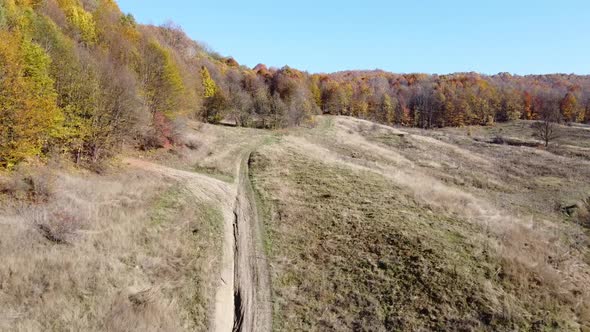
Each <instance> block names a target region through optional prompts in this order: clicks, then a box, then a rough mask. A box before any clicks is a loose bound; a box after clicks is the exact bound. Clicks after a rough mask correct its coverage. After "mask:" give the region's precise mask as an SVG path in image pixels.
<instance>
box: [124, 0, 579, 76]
mask: <svg viewBox="0 0 590 332" xmlns="http://www.w3.org/2000/svg"><path fill="white" fill-rule="evenodd" d="M118 3H119V6H120V7H121V9H122V10H123V11H124V12H127V13H132V14H133V15H134V16H135V17H136V19H137V20H138V21H139V22H141V23H151V24H162V23H164V22H166V21H168V20H172V21H174V22H175V23H177V24H180V25H181V26H182V27H183V28H184V30H185V31H186V32H187V34H188V35H189V36H190V37H191V38H193V39H195V40H198V41H200V42H203V43H205V44H207V45H209V46H210V47H211V48H212V49H213V50H215V51H217V52H219V53H221V54H222V55H226V56H229V55H231V56H233V57H234V58H235V59H236V60H237V61H238V62H239V63H241V64H244V65H247V66H250V67H252V66H255V65H256V64H258V63H265V64H267V65H269V66H275V67H282V66H283V65H286V64H288V65H289V66H291V67H294V68H298V69H302V70H307V71H310V72H314V73H316V72H334V71H340V70H348V69H376V68H379V69H383V70H387V71H392V72H398V73H409V72H422V73H439V74H444V73H451V72H458V71H477V72H481V73H486V74H494V73H498V72H510V73H516V74H530V73H556V72H560V73H577V74H590V0H552V1H547V0H537V1H534V0H496V1H493V0H446V1H444V0H440V1H435V0H414V1H411V0H405V1H398V0H390V1H387V0H356V1H348V0H283V1H281V0H207V1H201V0H199V1H191V0H118Z"/></svg>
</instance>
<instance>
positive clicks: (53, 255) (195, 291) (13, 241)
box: [0, 170, 221, 331]
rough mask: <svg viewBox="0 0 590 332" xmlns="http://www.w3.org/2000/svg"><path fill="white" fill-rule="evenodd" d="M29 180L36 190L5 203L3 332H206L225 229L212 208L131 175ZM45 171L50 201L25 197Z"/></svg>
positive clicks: (13, 192) (177, 188)
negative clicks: (49, 181) (222, 232)
mask: <svg viewBox="0 0 590 332" xmlns="http://www.w3.org/2000/svg"><path fill="white" fill-rule="evenodd" d="M33 173H35V174H34V175H27V176H25V178H28V179H32V180H31V181H32V182H33V183H34V186H31V185H30V182H31V181H25V182H24V183H28V185H27V186H20V187H19V186H16V187H15V186H12V187H10V189H7V190H5V194H4V195H3V196H2V197H3V199H2V203H1V207H0V261H1V262H2V264H1V265H0V330H5V331H48V330H54V331H65V330H68V331H104V330H109V331H179V330H206V329H207V327H208V317H209V311H210V310H211V306H212V296H213V295H214V294H213V291H214V289H213V287H214V285H213V282H212V277H211V276H212V275H214V274H215V273H216V269H217V253H218V252H219V246H220V241H219V239H220V227H221V220H220V218H221V216H220V215H219V213H218V212H217V211H216V210H215V209H214V208H213V207H211V206H207V205H203V204H198V203H196V202H195V198H194V196H192V194H191V193H190V192H189V191H188V190H186V189H184V188H183V187H182V185H180V184H177V183H175V182H171V181H168V180H164V179H162V178H158V177H154V176H153V175H148V174H144V173H142V172H140V171H137V170H134V171H133V172H130V171H125V170H122V171H121V170H120V171H119V174H111V175H103V176H97V175H92V174H82V173H72V172H68V173H66V172H64V171H55V172H50V171H47V170H41V171H34V172H33ZM49 173H52V175H51V176H52V177H53V178H54V179H55V181H53V185H52V186H51V189H47V191H48V193H47V194H46V196H45V197H46V198H45V199H43V200H37V199H35V200H30V199H25V196H30V195H29V194H28V193H29V192H30V191H31V187H34V188H39V186H40V184H41V183H43V181H44V180H43V179H47V176H48V175H47V174H49ZM5 178H8V177H5ZM13 178H14V177H13ZM18 178H19V177H18V176H16V180H10V181H16V183H22V181H21V180H19V179H18ZM38 184H39V185H38ZM47 188H49V187H47ZM35 190H37V189H35ZM33 197H34V198H37V197H38V195H37V194H35V195H33Z"/></svg>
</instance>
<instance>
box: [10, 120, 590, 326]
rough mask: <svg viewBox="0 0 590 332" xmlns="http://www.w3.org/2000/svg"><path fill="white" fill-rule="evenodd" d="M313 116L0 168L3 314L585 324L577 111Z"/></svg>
mask: <svg viewBox="0 0 590 332" xmlns="http://www.w3.org/2000/svg"><path fill="white" fill-rule="evenodd" d="M316 120H317V121H316V122H317V124H316V125H315V126H314V127H313V128H304V127H301V128H294V129H289V130H281V131H265V130H255V129H246V128H232V127H225V126H212V125H204V124H201V123H196V122H189V123H187V125H186V128H185V129H184V137H183V141H184V146H182V147H176V148H174V149H172V150H168V151H166V150H156V151H151V152H137V151H127V152H126V153H124V154H123V155H122V156H121V157H120V158H119V159H118V160H116V161H115V162H113V165H111V166H110V167H108V168H107V169H106V170H105V172H104V173H103V174H100V175H97V174H91V173H88V172H84V171H80V170H76V169H74V168H72V167H70V166H68V165H64V164H55V165H54V164H51V165H50V166H41V165H37V166H35V165H34V164H33V165H29V166H24V167H22V168H21V169H18V170H16V171H15V172H14V174H10V175H8V174H6V175H3V176H2V178H1V180H2V184H1V187H2V188H1V189H2V194H1V197H2V198H1V200H0V201H1V205H0V208H1V209H0V261H2V262H3V263H2V264H0V330H6V331H13V330H17V331H19V330H20V331H45V330H88V331H99V330H112V331H131V330H135V331H146V330H151V331H179V330H200V331H203V330H215V331H228V330H230V329H232V328H233V327H234V326H236V324H237V326H239V327H241V329H242V330H243V331H247V330H257V331H264V330H270V329H272V330H277V331H296V330H310V331H343V330H355V331H363V330H366V331H392V330H393V331H395V330H402V331H420V330H440V331H447V330H457V331H480V330H481V331H513V330H532V331H579V330H582V331H588V330H590V286H589V285H590V241H589V237H588V235H589V233H588V232H589V231H588V230H589V227H590V220H589V216H588V209H589V208H590V207H589V204H590V127H587V126H581V125H578V126H572V127H566V126H563V127H562V128H560V132H561V137H560V138H559V139H557V140H556V141H555V142H552V144H551V145H550V146H549V147H548V148H544V147H542V146H541V144H540V143H539V142H538V141H537V140H536V139H535V138H534V137H533V131H532V129H531V123H530V122H527V121H517V122H510V123H505V124H497V125H495V126H491V127H464V128H446V129H437V130H420V129H412V128H392V127H386V126H381V125H377V124H374V123H371V122H368V121H363V120H358V119H352V118H347V117H318V118H317V119H316Z"/></svg>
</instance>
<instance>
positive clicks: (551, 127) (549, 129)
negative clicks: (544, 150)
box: [533, 94, 561, 147]
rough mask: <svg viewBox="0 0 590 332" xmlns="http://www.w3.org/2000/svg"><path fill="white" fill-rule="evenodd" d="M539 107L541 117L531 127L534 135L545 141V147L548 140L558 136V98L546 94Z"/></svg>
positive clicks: (559, 116) (559, 115) (559, 118)
mask: <svg viewBox="0 0 590 332" xmlns="http://www.w3.org/2000/svg"><path fill="white" fill-rule="evenodd" d="M539 108H540V112H539V113H540V116H541V119H540V120H539V121H537V122H535V123H534V124H533V128H534V129H535V131H536V133H535V134H536V136H537V137H538V138H540V139H542V140H543V142H545V147H548V146H549V142H551V141H552V140H554V139H556V138H557V137H559V130H558V123H559V122H560V121H561V113H560V111H559V100H558V99H557V98H555V97H554V96H552V95H549V94H547V95H545V96H544V98H543V99H542V103H541V105H540V107H539Z"/></svg>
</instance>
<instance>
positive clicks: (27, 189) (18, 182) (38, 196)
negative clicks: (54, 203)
mask: <svg viewBox="0 0 590 332" xmlns="http://www.w3.org/2000/svg"><path fill="white" fill-rule="evenodd" d="M54 183H55V175H54V174H52V172H51V171H50V170H49V169H48V168H38V169H29V168H27V167H24V166H21V167H19V168H18V169H17V170H15V171H14V172H13V173H11V174H9V175H7V176H4V177H2V178H0V193H1V194H3V195H8V196H9V197H11V198H13V199H15V200H18V201H29V202H35V203H40V202H47V201H48V200H49V199H50V198H51V197H52V196H53V195H54Z"/></svg>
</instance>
